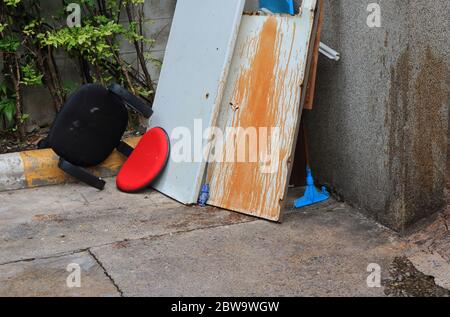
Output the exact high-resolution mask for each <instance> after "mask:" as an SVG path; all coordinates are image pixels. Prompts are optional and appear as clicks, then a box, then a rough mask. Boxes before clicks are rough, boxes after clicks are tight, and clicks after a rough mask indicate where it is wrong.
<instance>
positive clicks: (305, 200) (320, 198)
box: [294, 166, 330, 208]
mask: <svg viewBox="0 0 450 317" xmlns="http://www.w3.org/2000/svg"><path fill="white" fill-rule="evenodd" d="M306 174H307V176H306V190H305V194H304V195H303V197H301V198H299V199H297V200H296V201H295V203H294V208H303V207H306V206H311V205H315V204H318V203H321V202H324V201H326V200H328V198H330V194H329V193H328V191H327V189H326V188H325V186H324V187H322V192H319V191H318V190H317V188H316V186H315V185H314V178H313V176H312V172H311V169H310V168H309V166H307V167H306Z"/></svg>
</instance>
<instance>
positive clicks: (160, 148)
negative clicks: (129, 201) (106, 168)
mask: <svg viewBox="0 0 450 317" xmlns="http://www.w3.org/2000/svg"><path fill="white" fill-rule="evenodd" d="M168 158H169V138H168V136H167V133H166V132H165V131H164V130H163V129H162V128H153V129H151V130H149V131H148V132H147V133H146V134H145V135H144V136H143V137H142V138H141V140H140V141H139V143H138V145H137V146H136V148H135V149H134V151H133V153H131V155H130V157H129V158H128V159H127V161H126V162H125V163H124V164H123V166H122V168H121V170H120V172H119V174H118V175H117V178H116V184H117V188H119V190H121V191H124V192H137V191H140V190H143V189H145V188H147V187H148V186H149V185H150V184H151V183H152V182H153V181H154V180H155V178H156V177H158V176H159V174H160V173H161V172H162V170H163V169H164V167H165V166H166V164H167V160H168Z"/></svg>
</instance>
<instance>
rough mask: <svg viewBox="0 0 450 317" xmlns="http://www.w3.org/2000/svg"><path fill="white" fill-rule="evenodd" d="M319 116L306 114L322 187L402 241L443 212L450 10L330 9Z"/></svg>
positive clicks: (346, 4) (331, 5) (427, 6)
mask: <svg viewBox="0 0 450 317" xmlns="http://www.w3.org/2000/svg"><path fill="white" fill-rule="evenodd" d="M325 2H326V18H325V28H324V30H323V37H322V39H323V41H324V42H326V43H329V44H330V45H332V46H333V47H335V48H336V49H337V50H338V51H340V52H341V54H342V60H341V61H340V62H339V63H335V62H332V61H329V60H326V59H325V58H323V57H321V58H320V64H319V75H318V88H317V95H316V103H315V104H316V107H315V109H314V110H313V111H312V112H311V113H307V115H306V118H307V126H308V131H309V140H310V143H311V145H310V147H311V149H310V150H311V161H312V165H313V168H314V170H315V173H316V176H317V177H318V179H319V181H320V182H321V183H323V184H327V185H328V186H330V187H331V188H332V189H333V191H334V192H335V193H336V194H337V195H339V196H341V197H342V198H343V199H345V200H346V201H347V202H349V203H351V204H353V205H354V206H356V207H359V208H361V210H363V211H364V212H366V213H367V214H369V215H370V216H372V217H374V218H376V219H377V220H379V221H380V222H382V223H384V224H386V225H388V226H390V227H392V228H394V229H397V230H400V231H402V230H403V229H405V228H406V227H407V226H408V225H410V224H412V223H414V222H415V221H416V220H417V219H419V218H421V217H423V216H426V215H428V214H431V213H433V212H435V211H437V210H439V209H440V208H441V207H442V206H443V203H444V201H443V197H444V196H443V191H444V182H445V161H446V153H447V131H448V126H447V124H448V100H449V99H448V91H449V85H450V83H449V81H448V79H449V78H448V77H449V72H448V67H449V65H450V54H449V46H448V37H449V32H450V29H449V22H448V16H449V14H450V1H447V0H438V1H426V0H417V1H404V0H382V1H378V3H379V4H380V5H381V9H382V17H383V19H382V27H381V28H375V29H370V28H368V26H367V25H366V19H367V16H368V12H367V11H366V8H367V4H368V3H370V2H373V1H367V0H365V1H361V0H345V1H343V0H341V1H336V0H334V1H333V0H331V1H330V0H325Z"/></svg>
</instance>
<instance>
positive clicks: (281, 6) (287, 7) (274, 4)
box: [259, 0, 295, 15]
mask: <svg viewBox="0 0 450 317" xmlns="http://www.w3.org/2000/svg"><path fill="white" fill-rule="evenodd" d="M259 7H260V8H265V9H267V10H269V11H271V12H273V13H289V14H292V15H294V14H295V9H294V1H293V0H259Z"/></svg>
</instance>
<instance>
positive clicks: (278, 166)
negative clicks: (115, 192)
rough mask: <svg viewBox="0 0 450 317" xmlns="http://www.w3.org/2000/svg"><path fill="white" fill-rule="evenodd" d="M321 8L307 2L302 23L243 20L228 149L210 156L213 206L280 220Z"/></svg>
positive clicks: (229, 87) (219, 147)
mask: <svg viewBox="0 0 450 317" xmlns="http://www.w3.org/2000/svg"><path fill="white" fill-rule="evenodd" d="M316 4H317V3H316V0H304V1H303V4H302V10H301V12H302V14H301V15H299V16H287V15H272V16H254V15H250V16H247V15H245V16H244V17H243V19H242V22H241V27H240V31H239V35H238V40H237V44H236V48H235V52H234V56H233V59H232V63H231V68H230V73H229V76H228V80H227V84H226V87H225V93H224V98H223V100H222V104H221V108H220V113H219V118H218V127H219V128H220V129H221V131H223V132H224V135H225V138H224V140H225V142H222V143H221V144H215V145H214V150H212V151H211V152H210V158H209V161H210V162H211V161H215V162H213V163H209V166H208V174H207V181H208V182H209V184H210V187H211V189H210V199H209V202H208V203H209V204H210V205H213V206H217V207H221V208H225V209H229V210H233V211H238V212H242V213H245V214H250V215H254V216H258V217H261V218H265V219H269V220H274V221H279V220H280V218H281V208H282V205H283V201H284V198H285V195H286V190H287V186H288V182H289V176H290V170H291V164H292V159H293V153H294V151H295V144H296V140H297V135H298V130H299V123H300V117H301V110H302V109H301V108H302V106H301V105H302V104H303V103H304V100H305V96H304V95H305V93H304V91H306V90H304V89H303V84H304V82H306V80H307V77H308V75H307V74H309V69H308V64H309V61H310V55H311V54H310V49H311V47H310V41H311V39H312V38H314V36H312V35H313V28H314V25H315V9H316ZM229 128H235V129H234V130H231V129H229ZM226 131H228V132H226ZM255 134H256V137H255ZM242 150H244V153H242ZM213 152H214V154H213ZM218 153H219V154H218ZM214 156H217V157H214ZM219 156H220V157H219Z"/></svg>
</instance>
